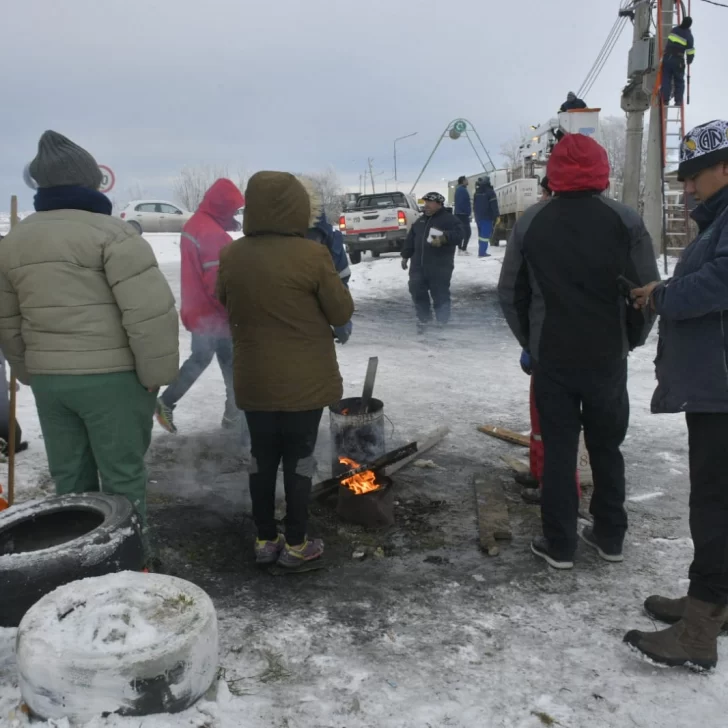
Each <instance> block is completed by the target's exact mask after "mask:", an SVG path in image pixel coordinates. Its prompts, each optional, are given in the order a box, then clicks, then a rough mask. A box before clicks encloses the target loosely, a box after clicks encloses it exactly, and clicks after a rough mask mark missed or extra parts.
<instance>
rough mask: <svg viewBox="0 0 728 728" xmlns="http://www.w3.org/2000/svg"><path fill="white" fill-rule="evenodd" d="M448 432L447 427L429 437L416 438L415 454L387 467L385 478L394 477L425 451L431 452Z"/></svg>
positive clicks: (439, 429)
mask: <svg viewBox="0 0 728 728" xmlns="http://www.w3.org/2000/svg"><path fill="white" fill-rule="evenodd" d="M449 432H450V428H449V427H440V428H438V429H437V430H435V431H434V432H431V433H430V434H429V435H427V436H426V437H424V438H419V437H418V438H417V452H415V453H413V454H412V455H409V456H408V457H406V458H404V460H400V461H399V462H398V463H394V464H393V465H390V466H388V467H387V468H386V469H385V471H384V474H385V475H387V476H392V475H394V474H395V473H396V472H397V471H398V470H401V469H402V468H404V467H406V466H407V465H409V464H410V463H411V462H412V461H413V460H417V459H418V458H419V456H420V455H422V453H423V452H426V451H427V450H431V449H432V448H433V447H435V445H437V444H438V443H439V442H440V440H442V439H444V438H445V436H446V435H447V434H448V433H449Z"/></svg>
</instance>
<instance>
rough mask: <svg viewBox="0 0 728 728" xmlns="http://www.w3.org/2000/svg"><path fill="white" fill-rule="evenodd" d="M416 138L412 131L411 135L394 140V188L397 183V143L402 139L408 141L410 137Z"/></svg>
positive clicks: (415, 133) (414, 132)
mask: <svg viewBox="0 0 728 728" xmlns="http://www.w3.org/2000/svg"><path fill="white" fill-rule="evenodd" d="M413 136H417V132H416V131H413V132H412V133H411V134H405V135H404V136H401V137H397V138H396V139H395V140H394V181H395V187H396V182H397V142H401V141H402V140H403V139H409V138H410V137H413Z"/></svg>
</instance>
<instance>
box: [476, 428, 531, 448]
mask: <svg viewBox="0 0 728 728" xmlns="http://www.w3.org/2000/svg"><path fill="white" fill-rule="evenodd" d="M478 432H482V433H484V434H486V435H490V436H491V437H497V438H498V439H499V440H504V441H505V442H510V443H511V444H512V445H520V446H521V447H530V446H531V438H530V437H529V436H528V435H521V433H520V432H514V431H513V430H507V429H506V428H505V427H496V426H495V425H481V426H480V427H478Z"/></svg>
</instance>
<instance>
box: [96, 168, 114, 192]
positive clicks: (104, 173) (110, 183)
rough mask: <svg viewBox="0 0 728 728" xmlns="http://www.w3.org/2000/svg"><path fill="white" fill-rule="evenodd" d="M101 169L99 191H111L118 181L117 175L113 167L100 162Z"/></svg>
mask: <svg viewBox="0 0 728 728" xmlns="http://www.w3.org/2000/svg"><path fill="white" fill-rule="evenodd" d="M99 169H100V170H101V187H99V192H111V190H112V189H113V188H114V183H115V182H116V177H114V173H113V172H112V171H111V167H107V166H106V165H105V164H100V165H99Z"/></svg>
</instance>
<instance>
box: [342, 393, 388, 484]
mask: <svg viewBox="0 0 728 728" xmlns="http://www.w3.org/2000/svg"><path fill="white" fill-rule="evenodd" d="M360 409H361V397H349V398H348V399H342V400H341V401H340V402H337V403H336V404H334V405H331V407H329V426H330V431H331V474H332V475H333V476H334V477H336V476H337V475H338V474H339V473H343V472H345V471H346V469H347V468H346V466H345V465H342V464H341V463H340V462H339V458H341V457H345V458H351V459H352V460H356V462H358V463H362V464H363V465H366V464H367V463H370V462H372V461H373V460H376V459H377V458H378V457H381V456H382V455H384V454H385V453H386V452H387V447H386V445H387V443H386V441H385V440H386V438H385V435H384V402H382V401H381V400H379V399H371V400H370V403H369V412H368V413H367V414H365V415H360V414H351V413H356V412H359V410H360Z"/></svg>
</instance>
